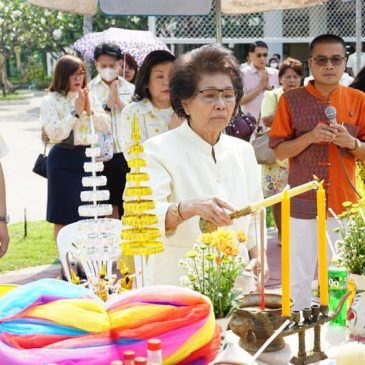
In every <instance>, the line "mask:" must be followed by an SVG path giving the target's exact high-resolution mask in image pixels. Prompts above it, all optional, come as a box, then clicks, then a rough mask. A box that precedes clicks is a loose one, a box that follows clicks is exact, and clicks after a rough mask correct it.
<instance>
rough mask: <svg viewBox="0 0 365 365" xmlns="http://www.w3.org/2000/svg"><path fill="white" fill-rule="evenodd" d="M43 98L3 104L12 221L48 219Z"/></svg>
mask: <svg viewBox="0 0 365 365" xmlns="http://www.w3.org/2000/svg"><path fill="white" fill-rule="evenodd" d="M42 96H43V93H39V92H38V93H35V95H34V96H33V97H31V98H29V99H26V100H24V101H14V102H0V134H1V136H2V137H3V139H4V140H5V142H6V144H7V146H8V148H9V150H10V152H9V153H8V155H7V156H5V157H4V158H3V159H2V160H1V164H2V166H3V170H4V173H5V179H6V188H7V207H8V213H9V215H10V218H11V222H21V221H23V220H24V211H25V210H26V214H27V219H28V220H29V221H32V220H44V219H45V216H46V204H47V180H46V179H44V178H42V177H40V176H38V175H36V174H35V173H33V172H32V168H33V165H34V162H35V160H36V158H37V156H38V154H39V153H41V152H42V151H43V146H42V141H41V139H40V123H39V106H40V102H41V98H42ZM268 238H269V240H268V252H267V257H268V260H269V269H270V279H269V281H268V282H267V285H266V286H267V288H269V289H274V288H276V287H278V286H279V285H280V282H281V273H280V262H281V260H280V252H281V251H280V246H279V245H278V240H277V233H276V231H275V230H269V234H268ZM10 244H11V243H10ZM0 265H1V260H0ZM59 275H60V265H57V264H56V265H42V266H37V267H33V268H27V269H22V270H18V271H16V272H10V273H7V274H3V275H1V276H0V283H14V284H25V283H27V282H30V281H34V280H37V279H40V278H44V277H52V278H56V277H57V276H59Z"/></svg>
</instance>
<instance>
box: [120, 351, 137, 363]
mask: <svg viewBox="0 0 365 365" xmlns="http://www.w3.org/2000/svg"><path fill="white" fill-rule="evenodd" d="M135 357H136V353H135V352H134V351H130V350H127V351H124V352H123V360H124V365H134V358H135Z"/></svg>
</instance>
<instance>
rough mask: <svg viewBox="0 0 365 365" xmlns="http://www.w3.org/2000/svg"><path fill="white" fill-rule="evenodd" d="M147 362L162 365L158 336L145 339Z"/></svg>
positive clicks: (152, 364) (150, 364)
mask: <svg viewBox="0 0 365 365" xmlns="http://www.w3.org/2000/svg"><path fill="white" fill-rule="evenodd" d="M147 364H148V365H162V347H161V340H159V339H158V338H151V339H150V340H148V341H147Z"/></svg>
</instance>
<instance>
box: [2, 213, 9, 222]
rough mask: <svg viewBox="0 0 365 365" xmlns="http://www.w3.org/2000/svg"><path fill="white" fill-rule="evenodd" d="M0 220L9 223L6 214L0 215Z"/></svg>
mask: <svg viewBox="0 0 365 365" xmlns="http://www.w3.org/2000/svg"><path fill="white" fill-rule="evenodd" d="M0 222H4V223H9V222H10V217H9V215H8V214H5V215H0Z"/></svg>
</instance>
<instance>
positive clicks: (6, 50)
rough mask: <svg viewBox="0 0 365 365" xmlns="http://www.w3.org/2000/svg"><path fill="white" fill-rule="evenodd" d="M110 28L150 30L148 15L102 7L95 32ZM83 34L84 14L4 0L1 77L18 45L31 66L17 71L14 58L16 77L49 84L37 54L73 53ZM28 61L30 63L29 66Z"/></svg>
mask: <svg viewBox="0 0 365 365" xmlns="http://www.w3.org/2000/svg"><path fill="white" fill-rule="evenodd" d="M60 1H62V0H60ZM109 27H120V28H127V29H147V17H136V16H119V17H114V16H113V17H112V16H108V15H105V14H103V13H101V11H100V10H99V11H98V13H97V15H96V16H94V17H93V31H103V30H106V29H108V28H109ZM82 34H83V16H81V15H77V14H71V13H63V12H59V11H51V10H48V9H45V8H42V7H38V6H35V5H31V4H28V3H27V2H25V1H24V0H11V1H5V0H0V79H1V72H2V71H4V68H3V67H2V66H3V64H4V63H5V62H7V60H8V59H9V57H10V56H12V55H14V47H19V48H20V50H21V61H22V63H23V64H25V65H26V66H25V67H26V68H27V69H26V70H23V69H22V70H15V66H14V60H12V63H13V66H12V72H14V74H15V80H22V81H28V82H29V81H30V82H31V81H33V80H35V81H36V83H38V87H39V88H41V89H43V88H45V87H47V86H48V85H49V83H48V82H47V80H46V81H44V80H45V77H44V76H45V75H43V76H42V75H41V73H43V74H44V69H45V60H44V59H41V60H38V61H37V62H36V61H35V60H33V57H34V55H45V54H46V52H49V53H50V54H52V55H53V56H54V57H55V58H58V57H60V56H61V55H63V54H66V53H69V52H70V49H69V46H70V45H71V44H73V43H74V42H75V41H76V40H77V39H79V38H80V37H81V36H82ZM28 63H29V64H30V66H27V64H28ZM28 68H30V69H29V70H28ZM32 68H33V69H32ZM28 72H29V74H27V73H28ZM23 76H25V78H26V79H27V80H24V77H23ZM0 84H1V83H0ZM4 91H5V89H4Z"/></svg>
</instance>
